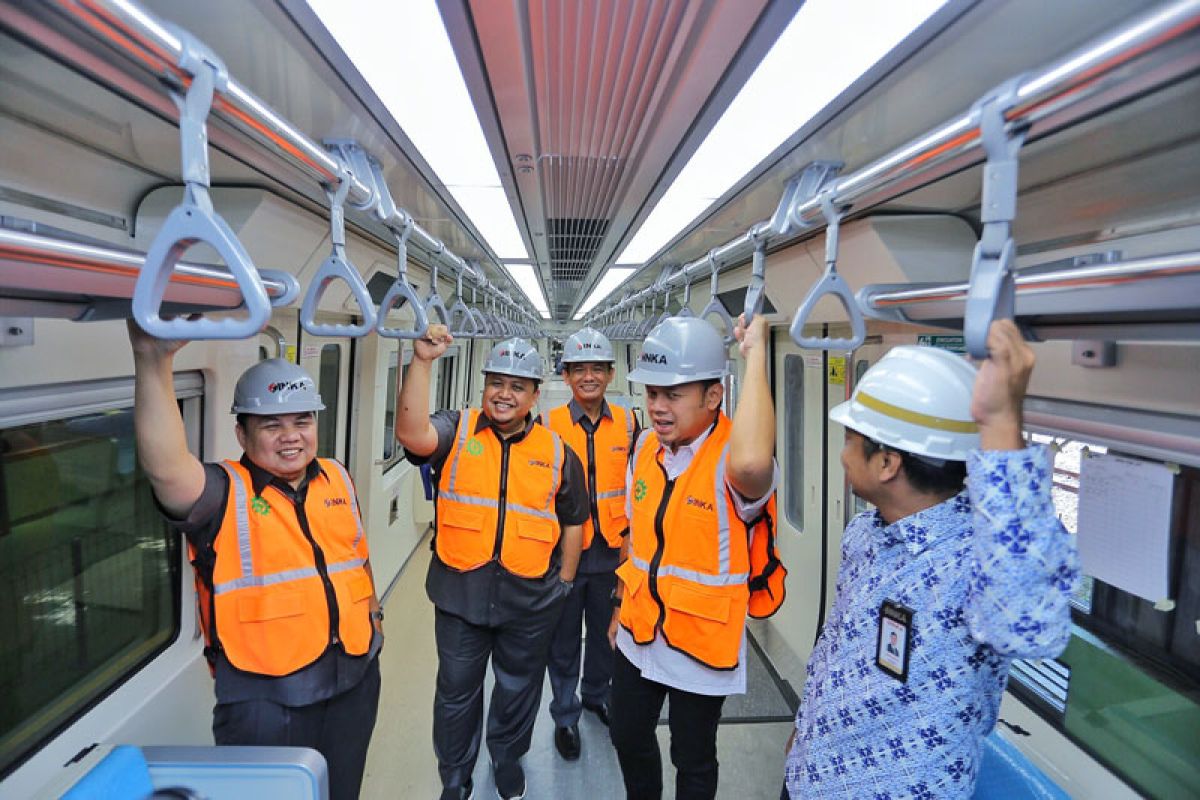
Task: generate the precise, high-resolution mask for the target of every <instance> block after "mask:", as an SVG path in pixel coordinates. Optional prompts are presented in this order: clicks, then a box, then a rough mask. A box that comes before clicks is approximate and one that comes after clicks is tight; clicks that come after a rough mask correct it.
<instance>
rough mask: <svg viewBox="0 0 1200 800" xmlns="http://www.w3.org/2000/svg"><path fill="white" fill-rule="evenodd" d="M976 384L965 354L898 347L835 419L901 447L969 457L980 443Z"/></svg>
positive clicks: (917, 452)
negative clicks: (974, 416) (974, 401)
mask: <svg viewBox="0 0 1200 800" xmlns="http://www.w3.org/2000/svg"><path fill="white" fill-rule="evenodd" d="M974 387H975V367H973V366H972V365H971V364H970V363H968V362H967V360H966V359H964V358H962V357H961V356H957V355H955V354H954V353H951V352H949V351H947V350H942V349H940V348H936V347H914V346H911V345H905V346H902V347H894V348H892V349H891V350H889V351H888V353H887V355H885V356H884V357H883V358H881V359H879V362H878V363H877V364H875V365H874V366H872V367H871V368H870V369H869V370H867V372H866V374H864V375H863V376H862V379H861V380H860V381H859V382H858V385H857V386H855V387H854V394H853V395H852V396H851V397H850V399H849V400H847V401H846V402H844V403H841V404H839V405H836V406H834V407H833V410H832V411H830V412H829V418H830V419H831V420H833V421H834V422H837V423H840V424H842V425H845V426H846V427H847V428H850V429H851V430H855V431H858V432H859V433H861V434H862V435H863V436H866V437H867V438H868V439H874V440H875V441H877V442H879V443H880V444H885V445H887V446H888V447H894V448H895V449H897V450H904V451H907V452H909V453H913V454H915V455H919V456H928V457H930V458H935V459H942V460H945V461H966V460H967V453H968V452H970V451H971V450H973V449H975V448H978V447H979V426H978V425H976V424H975V421H974V420H973V419H972V418H971V394H972V392H973V390H974Z"/></svg>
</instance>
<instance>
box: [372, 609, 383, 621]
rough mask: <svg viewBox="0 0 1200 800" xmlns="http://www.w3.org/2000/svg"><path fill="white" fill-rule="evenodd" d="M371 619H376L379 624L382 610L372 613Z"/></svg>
mask: <svg viewBox="0 0 1200 800" xmlns="http://www.w3.org/2000/svg"><path fill="white" fill-rule="evenodd" d="M371 619H377V620H379V621H380V622H383V609H382V608H381V609H379V610H378V611H372V612H371Z"/></svg>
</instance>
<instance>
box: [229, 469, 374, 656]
mask: <svg viewBox="0 0 1200 800" xmlns="http://www.w3.org/2000/svg"><path fill="white" fill-rule="evenodd" d="M319 464H320V466H321V468H322V473H321V474H320V475H318V476H317V477H315V478H314V479H313V480H311V481H309V483H308V487H307V489H306V496H305V504H304V518H305V520H306V521H307V525H308V530H309V535H310V536H311V537H312V541H311V542H310V541H309V539H308V537H307V536H306V535H305V533H304V528H303V526H302V524H301V521H300V516H299V514H298V512H297V510H296V507H295V504H294V502H293V501H292V500H291V499H290V498H288V497H286V496H285V495H284V494H283V493H282V492H281V491H280V490H279V489H278V488H277V487H272V486H268V487H267V488H266V489H264V490H263V496H260V497H256V498H254V501H253V502H250V501H249V497H248V496H249V494H250V493H251V491H252V487H253V482H252V479H251V477H250V473H249V470H247V469H246V468H245V467H243V466H242V465H241V464H238V463H236V462H224V463H222V465H221V466H222V467H223V468H224V469H225V471H226V474H227V475H228V476H229V488H230V491H229V496H228V498H227V501H226V509H225V517H224V519H223V520H222V525H221V528H220V529H219V531H218V532H217V536H216V538H215V540H214V549H215V551H216V560H215V563H214V565H213V578H212V580H213V606H214V611H215V620H214V623H215V624H214V625H213V626H212V627H213V628H215V631H216V637H217V642H216V643H215V644H216V645H218V646H219V647H220V649H221V650H223V651H224V652H225V655H226V658H228V660H229V662H230V663H231V664H232V665H233V666H235V667H237V668H238V669H240V670H242V671H244V672H250V673H255V674H262V675H272V676H279V675H287V674H290V673H292V672H295V671H296V670H298V669H301V668H303V667H305V666H307V665H308V664H311V663H312V662H313V661H315V660H316V659H317V658H319V657H320V656H321V654H322V653H324V652H325V650H326V649H327V648H328V647H329V646H330V644H331V643H335V642H340V643H341V645H342V647H343V648H344V649H345V651H346V652H347V653H349V654H350V655H362V654H364V653H366V652H367V650H368V648H369V646H370V642H371V635H372V627H371V622H370V617H369V613H368V612H369V607H370V598H371V597H372V596H373V595H374V588H373V586H372V584H371V579H370V576H369V575H368V574H367V572H366V569H365V565H366V561H367V548H366V539H365V537H364V534H363V528H362V521H361V518H360V517H359V514H358V502H357V498H356V496H355V493H354V484H353V482H351V480H350V476H349V474H348V473H347V472H346V470H345V468H343V467H342V465H341V464H338V463H337V462H336V461H333V460H331V459H320V461H319ZM335 475H336V476H337V479H336V480H335V479H334V476H335ZM314 545H315V546H316V547H317V548H319V549H320V550H321V551H322V553H323V554H324V557H325V559H326V562H327V566H326V569H325V576H322V575H321V571H320V570H319V569H318V566H317V563H316V560H315V555H314V552H313V547H314ZM235 553H236V555H235ZM326 581H328V586H329V589H328V591H329V592H332V597H333V602H334V603H335V604H336V607H337V616H338V629H337V630H336V631H333V630H331V625H330V622H331V620H330V617H329V602H330V600H329V595H328V594H327V590H326ZM205 634H206V636H209V635H210V632H209V631H207V630H206V631H205ZM209 644H210V646H211V645H214V643H213V642H210V643H209Z"/></svg>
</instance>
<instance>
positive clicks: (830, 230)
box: [788, 186, 867, 350]
mask: <svg viewBox="0 0 1200 800" xmlns="http://www.w3.org/2000/svg"><path fill="white" fill-rule="evenodd" d="M836 188H837V187H836V186H834V187H832V188H830V189H827V190H825V191H824V192H822V193H821V210H822V211H823V212H824V214H825V221H826V224H827V227H826V229H825V274H824V275H823V276H822V277H821V279H820V280H819V281H817V282H816V283H815V284H813V286H812V288H811V289H809V290H808V296H807V297H805V298H804V301H803V302H802V303H801V304H800V307H799V308H798V309H796V316H795V318H794V319H793V320H792V327H791V328H790V329H789V330H788V333H789V334H791V337H792V341H794V342H795V343H796V344H798V345H799V346H801V347H804V348H808V349H810V350H854V349H856V348H857V347H859V346H860V345H861V344H862V343H863V341H864V340H865V339H866V338H867V327H866V323H865V322H863V316H862V311H861V310H859V307H858V302H857V301H856V300H855V298H854V293H853V292H851V291H850V287H849V285H847V283H846V282H845V281H844V280H842V278H841V276H840V275H838V274H837V252H838V234H839V229H840V228H841V220H842V213H843V211H842V210H840V209H837V208H835V207H834V203H833V193H834V191H835V190H836ZM826 295H832V296H833V297H835V298H837V300H838V301H840V302H841V304H842V306H843V307H844V308H845V309H846V316H847V317H848V318H849V320H850V338H849V339H838V338H834V337H829V336H804V335H802V331H803V330H804V326H805V325H806V324H808V317H809V315H810V314H812V311H813V309H814V308H815V307H816V305H817V302H818V301H819V300H820V299H821V298H822V297H825V296H826Z"/></svg>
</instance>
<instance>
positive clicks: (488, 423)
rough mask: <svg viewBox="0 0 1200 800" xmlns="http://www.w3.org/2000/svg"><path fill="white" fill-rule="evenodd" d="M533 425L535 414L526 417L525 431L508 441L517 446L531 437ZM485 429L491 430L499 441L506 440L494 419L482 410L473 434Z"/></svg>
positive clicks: (510, 437)
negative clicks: (527, 437)
mask: <svg viewBox="0 0 1200 800" xmlns="http://www.w3.org/2000/svg"><path fill="white" fill-rule="evenodd" d="M533 425H534V419H533V414H526V415H525V430H523V431H521V432H520V433H515V434H513V435H512V436H509V437H508V441H510V442H512V443H513V444H516V443H517V442H519V441H521V440H522V439H524V438H525V437H526V436H528V435H529V432H530V431H531V430H533ZM484 428H491V429H492V432H493V433H495V434H496V438H497V439H500V440H501V441H503V440H504V435H503V434H502V433H500V429H499V428H497V427H496V423H494V422H492V418H491V417H489V416H488V415H487V414H486V413H484V411H482V410H480V412H479V418H478V419H476V420H475V430H474V431H473V432H474V433H479V432H480V431H482V430H483V429H484Z"/></svg>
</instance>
